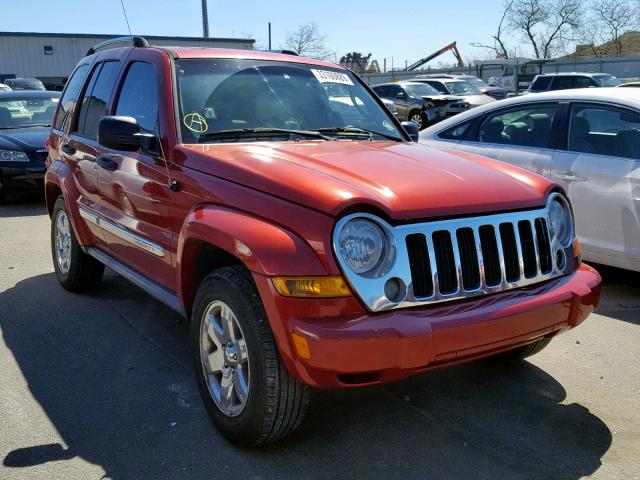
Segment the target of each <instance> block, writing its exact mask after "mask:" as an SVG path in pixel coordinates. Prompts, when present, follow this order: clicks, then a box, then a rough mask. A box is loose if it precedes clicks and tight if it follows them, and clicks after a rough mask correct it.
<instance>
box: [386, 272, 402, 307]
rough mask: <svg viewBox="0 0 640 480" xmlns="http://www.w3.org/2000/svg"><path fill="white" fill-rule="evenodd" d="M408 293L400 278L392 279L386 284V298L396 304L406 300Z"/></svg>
mask: <svg viewBox="0 0 640 480" xmlns="http://www.w3.org/2000/svg"><path fill="white" fill-rule="evenodd" d="M406 293H407V288H406V287H405V285H404V282H403V281H402V280H401V279H399V278H398V277H392V278H390V279H389V280H387V282H386V283H385V284H384V296H385V297H387V298H388V299H389V300H391V301H392V302H394V303H399V302H401V301H402V300H404V297H405V295H406Z"/></svg>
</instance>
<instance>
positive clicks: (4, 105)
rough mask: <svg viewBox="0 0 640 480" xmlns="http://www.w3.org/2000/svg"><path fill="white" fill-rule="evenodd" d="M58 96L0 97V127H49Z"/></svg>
mask: <svg viewBox="0 0 640 480" xmlns="http://www.w3.org/2000/svg"><path fill="white" fill-rule="evenodd" d="M57 106H58V98H54V97H51V98H47V97H27V96H25V97H19V98H16V97H13V98H10V99H8V98H3V99H0V129H6V128H21V127H36V126H44V127H50V126H51V122H52V120H53V114H54V113H55V112H56V107H57Z"/></svg>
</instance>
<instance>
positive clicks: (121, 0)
mask: <svg viewBox="0 0 640 480" xmlns="http://www.w3.org/2000/svg"><path fill="white" fill-rule="evenodd" d="M120 5H122V13H124V21H125V22H127V29H128V30H129V35H131V27H130V26H129V19H128V18H127V9H126V8H124V0H120Z"/></svg>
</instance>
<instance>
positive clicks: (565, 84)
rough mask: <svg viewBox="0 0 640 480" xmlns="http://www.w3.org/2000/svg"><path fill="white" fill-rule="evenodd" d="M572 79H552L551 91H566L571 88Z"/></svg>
mask: <svg viewBox="0 0 640 480" xmlns="http://www.w3.org/2000/svg"><path fill="white" fill-rule="evenodd" d="M573 82H574V77H568V76H561V77H555V78H554V79H553V87H552V90H567V89H569V88H573Z"/></svg>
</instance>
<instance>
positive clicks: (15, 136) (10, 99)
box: [0, 91, 60, 195]
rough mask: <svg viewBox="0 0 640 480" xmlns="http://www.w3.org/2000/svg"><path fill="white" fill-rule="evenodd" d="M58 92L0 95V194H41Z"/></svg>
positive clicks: (20, 92)
mask: <svg viewBox="0 0 640 480" xmlns="http://www.w3.org/2000/svg"><path fill="white" fill-rule="evenodd" d="M59 97H60V93H59V92H35V91H34V92H25V91H17V92H0V192H2V194H3V195H4V194H6V193H9V192H14V191H17V190H29V189H37V190H38V191H42V185H43V180H44V171H45V165H44V161H45V158H46V156H47V152H46V150H45V148H44V142H45V140H46V138H47V137H48V136H49V130H50V128H51V121H52V119H53V114H54V112H55V110H56V106H57V102H58V98H59Z"/></svg>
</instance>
